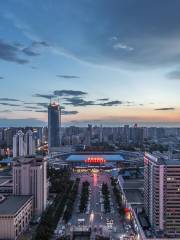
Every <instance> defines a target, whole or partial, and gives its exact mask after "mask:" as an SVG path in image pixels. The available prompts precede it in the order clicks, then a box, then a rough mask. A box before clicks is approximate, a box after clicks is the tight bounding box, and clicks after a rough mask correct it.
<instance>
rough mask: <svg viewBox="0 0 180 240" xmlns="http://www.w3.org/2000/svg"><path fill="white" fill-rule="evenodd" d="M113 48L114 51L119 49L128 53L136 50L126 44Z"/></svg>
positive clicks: (116, 45) (115, 45) (118, 44)
mask: <svg viewBox="0 0 180 240" xmlns="http://www.w3.org/2000/svg"><path fill="white" fill-rule="evenodd" d="M113 48H114V50H119V49H124V50H127V51H133V50H134V48H133V47H130V46H128V45H126V44H124V43H120V42H117V43H114V44H113Z"/></svg>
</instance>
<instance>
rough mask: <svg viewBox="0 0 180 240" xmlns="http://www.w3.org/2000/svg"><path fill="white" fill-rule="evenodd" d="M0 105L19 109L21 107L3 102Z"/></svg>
mask: <svg viewBox="0 0 180 240" xmlns="http://www.w3.org/2000/svg"><path fill="white" fill-rule="evenodd" d="M0 105H3V106H9V107H20V106H21V105H19V104H13V103H5V102H0Z"/></svg>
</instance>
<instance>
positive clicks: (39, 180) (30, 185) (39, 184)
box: [13, 157, 47, 215]
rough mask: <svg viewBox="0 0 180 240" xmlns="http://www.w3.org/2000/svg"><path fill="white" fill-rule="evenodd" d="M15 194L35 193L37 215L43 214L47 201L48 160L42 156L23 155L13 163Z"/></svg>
mask: <svg viewBox="0 0 180 240" xmlns="http://www.w3.org/2000/svg"><path fill="white" fill-rule="evenodd" d="M13 194H15V195H33V207H34V213H35V215H41V213H42V212H43V211H44V210H45V208H46V201H47V161H46V160H45V159H44V158H42V157H39V158H38V157H36V158H33V157H21V158H17V159H16V161H15V162H14V164H13Z"/></svg>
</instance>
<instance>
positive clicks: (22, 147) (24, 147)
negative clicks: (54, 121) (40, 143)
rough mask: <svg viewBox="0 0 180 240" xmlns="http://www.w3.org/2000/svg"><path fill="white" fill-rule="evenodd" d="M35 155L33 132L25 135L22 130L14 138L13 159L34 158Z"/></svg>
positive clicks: (29, 131)
mask: <svg viewBox="0 0 180 240" xmlns="http://www.w3.org/2000/svg"><path fill="white" fill-rule="evenodd" d="M34 154H35V141H34V139H33V132H32V131H31V130H28V131H27V132H26V133H25V134H24V133H23V132H22V131H21V130H20V131H18V132H17V133H16V134H15V135H14V136H13V157H22V156H32V155H34Z"/></svg>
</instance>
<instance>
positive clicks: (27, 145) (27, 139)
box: [24, 130, 35, 156]
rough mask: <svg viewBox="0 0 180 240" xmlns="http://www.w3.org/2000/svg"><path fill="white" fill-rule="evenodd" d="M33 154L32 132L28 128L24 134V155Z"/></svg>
mask: <svg viewBox="0 0 180 240" xmlns="http://www.w3.org/2000/svg"><path fill="white" fill-rule="evenodd" d="M32 155H35V140H34V139H33V132H32V131H31V130H28V131H27V132H26V133H25V135H24V156H32Z"/></svg>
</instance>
